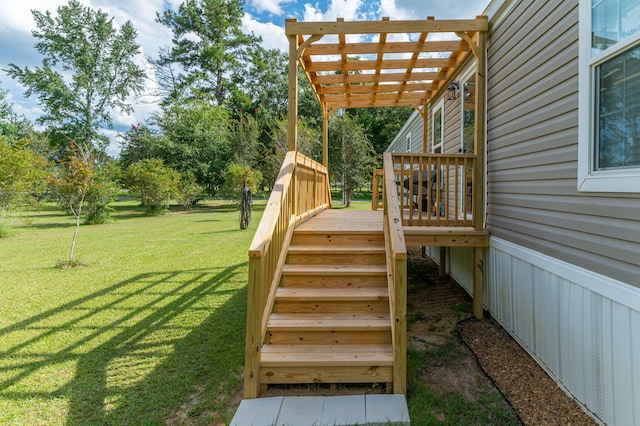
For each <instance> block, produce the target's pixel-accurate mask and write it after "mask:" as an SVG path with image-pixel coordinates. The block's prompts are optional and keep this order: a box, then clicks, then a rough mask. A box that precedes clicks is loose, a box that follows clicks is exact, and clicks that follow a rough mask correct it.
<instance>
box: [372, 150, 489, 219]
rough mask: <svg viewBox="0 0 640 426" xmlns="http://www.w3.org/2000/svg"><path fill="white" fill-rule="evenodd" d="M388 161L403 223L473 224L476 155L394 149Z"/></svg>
mask: <svg viewBox="0 0 640 426" xmlns="http://www.w3.org/2000/svg"><path fill="white" fill-rule="evenodd" d="M390 161H391V162H392V164H393V165H392V166H391V168H390V169H389V173H393V176H394V182H395V184H394V185H392V186H391V187H392V188H394V189H395V191H396V192H397V194H398V201H399V208H400V215H401V217H402V218H403V225H405V226H452V227H474V226H475V224H476V217H475V215H474V205H473V202H474V199H473V194H474V191H476V190H478V188H476V186H477V184H478V183H477V182H476V181H475V168H476V167H477V165H476V156H475V155H469V154H410V153H407V154H400V153H394V154H391V160H390ZM386 173H387V168H386V166H385V174H386ZM375 177H376V175H375V173H374V187H375V185H376V183H375ZM385 179H386V177H385ZM480 189H481V188H480Z"/></svg>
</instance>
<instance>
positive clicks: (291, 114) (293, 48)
mask: <svg viewBox="0 0 640 426" xmlns="http://www.w3.org/2000/svg"><path fill="white" fill-rule="evenodd" d="M288 38H289V98H288V107H289V111H288V121H289V123H288V127H287V128H288V132H287V140H288V148H289V151H296V150H297V149H298V38H297V36H295V35H289V36H288Z"/></svg>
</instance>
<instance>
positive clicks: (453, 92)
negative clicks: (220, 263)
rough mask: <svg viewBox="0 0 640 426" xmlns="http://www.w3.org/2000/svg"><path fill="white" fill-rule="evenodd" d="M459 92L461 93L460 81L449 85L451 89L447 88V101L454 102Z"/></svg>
mask: <svg viewBox="0 0 640 426" xmlns="http://www.w3.org/2000/svg"><path fill="white" fill-rule="evenodd" d="M459 91H460V82H459V81H454V82H453V83H451V84H449V87H447V100H448V101H452V100H454V99H456V98H457V97H458V92H459Z"/></svg>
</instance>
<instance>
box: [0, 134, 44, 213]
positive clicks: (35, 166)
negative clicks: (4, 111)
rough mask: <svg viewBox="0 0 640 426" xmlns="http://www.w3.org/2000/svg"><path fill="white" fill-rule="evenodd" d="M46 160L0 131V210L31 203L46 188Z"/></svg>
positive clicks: (25, 141)
mask: <svg viewBox="0 0 640 426" xmlns="http://www.w3.org/2000/svg"><path fill="white" fill-rule="evenodd" d="M47 173H48V172H47V162H46V161H45V159H44V158H42V157H41V156H39V155H37V154H36V153H34V152H32V151H31V150H30V149H29V148H28V141H27V140H24V139H23V140H21V141H20V142H18V143H17V144H13V145H12V144H10V143H9V140H8V138H7V137H6V136H3V135H0V213H3V212H6V211H11V210H13V209H16V208H19V207H22V206H25V205H29V204H33V203H34V202H35V201H36V200H37V199H38V197H39V196H40V195H42V194H43V193H44V192H45V190H46V184H45V177H46V176H47Z"/></svg>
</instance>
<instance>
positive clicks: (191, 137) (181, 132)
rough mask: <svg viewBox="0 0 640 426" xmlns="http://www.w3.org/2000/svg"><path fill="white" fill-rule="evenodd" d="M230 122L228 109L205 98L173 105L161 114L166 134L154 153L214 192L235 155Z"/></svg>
mask: <svg viewBox="0 0 640 426" xmlns="http://www.w3.org/2000/svg"><path fill="white" fill-rule="evenodd" d="M228 121H229V115H228V112H227V110H225V109H224V108H222V107H218V106H213V105H210V104H208V103H206V102H204V101H201V100H193V101H186V102H184V103H182V104H173V105H170V106H168V107H166V108H165V109H164V111H163V114H162V115H161V116H160V117H158V125H159V126H160V128H161V130H162V131H163V133H164V137H162V138H158V139H157V140H156V141H155V142H157V144H156V146H155V147H154V148H153V150H152V151H153V155H154V157H157V158H161V159H163V160H164V163H165V164H166V165H167V166H169V167H171V168H173V169H175V170H177V171H179V172H180V173H184V172H191V173H192V174H193V175H194V176H195V178H196V182H197V183H198V184H199V185H200V186H202V187H204V188H206V189H207V191H208V192H209V194H211V195H214V194H215V191H216V189H217V188H218V187H219V186H220V185H221V184H222V182H223V174H224V171H225V170H226V168H227V165H228V164H229V161H230V158H231V150H230V148H229V133H228V132H229V129H228Z"/></svg>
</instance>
